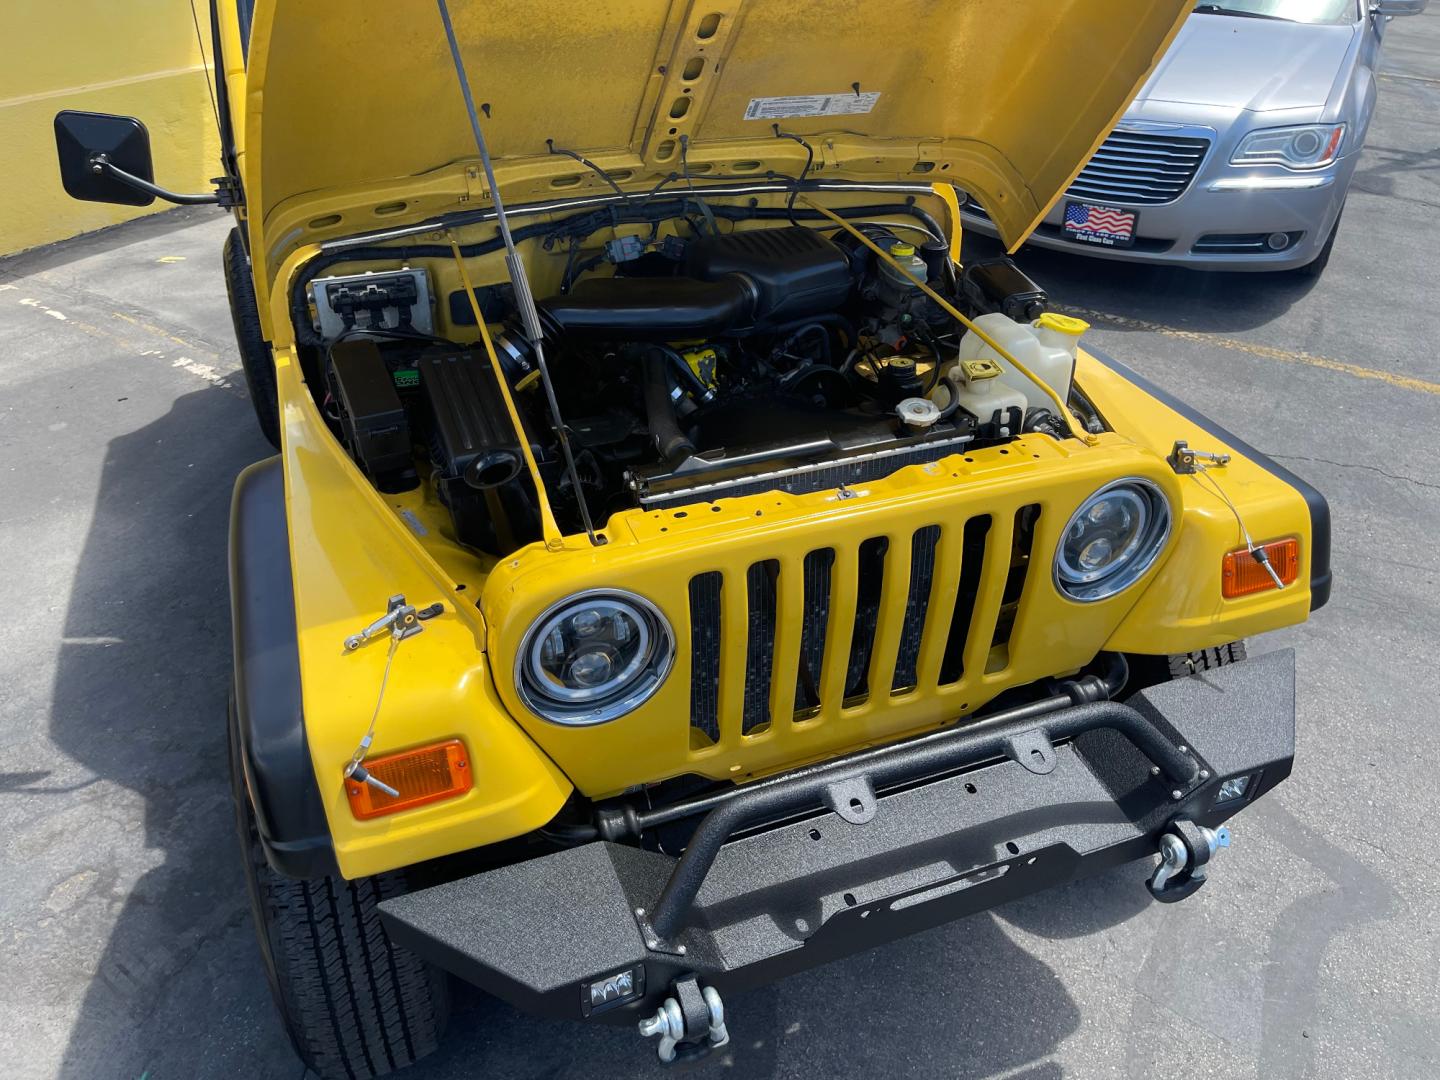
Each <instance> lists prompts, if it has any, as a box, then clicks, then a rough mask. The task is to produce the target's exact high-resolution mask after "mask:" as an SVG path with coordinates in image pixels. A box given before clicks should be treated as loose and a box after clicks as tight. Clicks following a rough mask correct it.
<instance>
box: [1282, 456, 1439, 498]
mask: <svg viewBox="0 0 1440 1080" xmlns="http://www.w3.org/2000/svg"><path fill="white" fill-rule="evenodd" d="M1267 456H1268V457H1272V458H1274V459H1275V460H1276V461H1306V462H1310V463H1311V464H1317V465H1334V466H1335V467H1336V468H1337V469H1363V470H1364V471H1366V472H1373V473H1376V474H1378V475H1380V476H1384V477H1387V478H1389V479H1391V480H1400V481H1403V482H1404V483H1407V484H1414V485H1415V486H1416V487H1422V488H1429V489H1430V490H1431V491H1440V484H1432V483H1430V482H1429V481H1428V480H1419V479H1416V478H1415V477H1413V476H1406V475H1405V474H1404V473H1392V472H1386V471H1385V470H1384V469H1382V468H1380V466H1378V465H1366V464H1364V463H1362V462H1359V461H1334V460H1332V459H1330V458H1323V457H1306V456H1305V455H1303V454H1269V455H1267Z"/></svg>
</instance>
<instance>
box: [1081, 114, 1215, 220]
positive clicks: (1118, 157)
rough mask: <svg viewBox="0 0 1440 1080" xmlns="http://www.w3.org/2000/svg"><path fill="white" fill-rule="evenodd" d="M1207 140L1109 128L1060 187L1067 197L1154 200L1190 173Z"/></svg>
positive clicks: (1167, 195)
mask: <svg viewBox="0 0 1440 1080" xmlns="http://www.w3.org/2000/svg"><path fill="white" fill-rule="evenodd" d="M1209 149H1210V140H1209V139H1203V138H1190V137H1188V136H1183V135H1155V134H1151V133H1149V132H1141V131H1116V132H1113V133H1112V134H1111V135H1110V137H1109V138H1107V139H1106V140H1105V141H1104V142H1103V143H1101V145H1100V149H1098V150H1096V151H1095V155H1094V157H1092V158H1091V159H1090V160H1089V162H1087V163H1086V165H1085V168H1083V169H1081V170H1080V175H1079V176H1077V177H1076V178H1075V182H1074V183H1073V184H1071V185H1070V189H1069V191H1067V192H1066V194H1067V195H1069V196H1070V197H1071V198H1075V199H1088V200H1098V201H1102V202H1117V203H1126V204H1129V205H1132V206H1133V205H1141V206H1158V205H1160V204H1161V203H1168V202H1174V201H1175V200H1176V199H1178V198H1179V197H1180V196H1181V195H1182V194H1184V192H1185V189H1186V188H1188V187H1189V186H1190V181H1192V180H1193V179H1195V174H1196V172H1198V171H1199V169H1200V163H1201V162H1202V161H1203V160H1204V159H1205V152H1206V151H1207V150H1209Z"/></svg>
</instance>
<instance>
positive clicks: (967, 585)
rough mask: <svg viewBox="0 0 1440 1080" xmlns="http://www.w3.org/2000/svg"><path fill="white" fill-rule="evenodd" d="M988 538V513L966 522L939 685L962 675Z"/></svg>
mask: <svg viewBox="0 0 1440 1080" xmlns="http://www.w3.org/2000/svg"><path fill="white" fill-rule="evenodd" d="M989 535H990V515H989V514H984V515H981V516H980V517H973V518H971V519H970V520H969V521H967V522H965V533H964V539H963V541H962V544H961V549H960V584H959V585H958V586H957V588H956V590H955V611H954V614H952V615H951V616H950V636H949V639H948V640H947V641H946V642H945V656H944V658H943V659H942V660H941V661H940V684H941V685H942V686H944V685H948V684H949V683H953V682H959V680H960V676H962V675H964V674H965V645H966V643H967V642H969V640H970V624H971V622H973V621H974V618H975V602H976V600H977V599H979V596H980V577H981V571H982V570H983V569H984V563H985V541H986V539H987V538H988V536H989Z"/></svg>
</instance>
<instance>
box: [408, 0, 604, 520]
mask: <svg viewBox="0 0 1440 1080" xmlns="http://www.w3.org/2000/svg"><path fill="white" fill-rule="evenodd" d="M435 2H436V4H437V5H438V6H439V8H440V20H441V22H443V23H444V24H445V37H446V39H447V40H448V41H449V43H450V58H451V59H452V60H453V61H454V62H455V77H456V78H457V79H459V80H460V92H461V93H462V94H463V95H464V97H465V111H466V113H468V114H469V116H470V132H471V134H473V135H474V136H475V148H476V149H477V150H478V151H479V152H480V164H481V166H483V167H484V169H485V182H486V183H487V184H489V185H490V198H491V200H492V201H493V202H494V204H495V220H496V223H497V224H498V225H499V226H500V238H501V239H502V240H503V241H504V243H505V267H506V270H507V271H508V272H509V275H510V283H511V285H513V286H514V288H515V306H516V307H518V308H519V309H520V320H521V322H523V323H524V324H525V335H526V336H527V337H528V338H529V339H530V347H531V348H532V349H534V350H535V366H536V367H538V368H539V369H540V381H541V382H542V383H543V384H544V386H545V400H546V403H547V404H548V405H549V407H550V422H551V423H552V424H554V425H555V433H556V434H557V435H558V436H559V437H560V452H561V454H563V455H564V457H565V472H566V474H567V475H568V476H569V478H570V486H571V487H573V488H574V489H575V502H576V505H577V506H579V508H580V519H581V521H583V522H584V524H585V533H586V535H587V536H589V537H590V543H592V544H594V545H595V546H596V547H599V546H600V545H601V544H603V543H604V542H605V541H604V539H603V538H602V537H600V536H598V535H597V534H596V532H595V525H594V523H593V522H592V521H591V519H590V507H589V506H588V505H586V503H585V492H584V490H583V489H582V488H581V486H580V470H579V469H577V468H576V467H575V454H574V452H573V451H572V450H571V448H570V436H569V433H568V432H567V431H566V429H565V421H564V419H563V418H562V417H561V415H560V402H559V401H558V400H557V399H556V397H555V384H554V382H553V381H552V380H551V378H550V368H549V365H547V364H546V363H545V349H544V343H543V341H542V340H541V339H542V338H543V337H544V333H543V331H542V330H541V327H540V312H539V311H538V310H537V309H536V307H535V294H534V293H532V292H531V291H530V280H529V278H527V277H526V276H525V264H524V263H523V262H521V261H520V253H519V252H518V251H517V250H516V249H515V238H514V237H513V236H511V235H510V222H509V220H508V219H507V218H506V216H505V203H504V202H503V201H502V200H501V198H500V185H499V184H497V183H496V182H495V169H494V166H492V165H491V163H490V151H489V149H488V148H487V146H486V145H485V133H484V132H483V131H481V130H480V117H479V114H478V113H477V112H476V111H475V98H474V97H473V96H472V95H471V93H470V78H469V76H468V75H466V74H465V61H464V59H463V58H462V57H461V55H460V42H459V41H458V40H457V39H456V37H455V24H454V23H452V22H451V21H450V8H449V6H448V5H447V4H446V2H445V0H435ZM487 115H488V112H487ZM481 331H482V333H483V332H484V327H483V326H482V327H481ZM517 434H520V436H521V438H522V439H523V438H524V434H523V432H521V433H517ZM541 498H544V496H543V495H542V496H541Z"/></svg>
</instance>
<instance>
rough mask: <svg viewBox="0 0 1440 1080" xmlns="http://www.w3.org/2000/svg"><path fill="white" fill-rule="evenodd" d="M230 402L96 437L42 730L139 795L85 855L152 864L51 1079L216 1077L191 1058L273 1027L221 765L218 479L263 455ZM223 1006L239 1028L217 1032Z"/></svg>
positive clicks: (223, 612)
mask: <svg viewBox="0 0 1440 1080" xmlns="http://www.w3.org/2000/svg"><path fill="white" fill-rule="evenodd" d="M247 412H248V410H244V408H243V405H238V404H237V401H236V399H235V398H234V397H233V396H232V395H230V394H227V393H225V392H224V391H221V390H212V389H207V390H201V391H198V392H195V393H190V394H187V395H185V396H183V397H180V398H179V399H177V400H176V401H175V403H174V405H173V406H172V407H171V409H170V411H169V412H168V413H167V414H166V415H164V416H163V417H161V418H160V419H158V420H156V421H154V422H153V423H151V424H148V425H146V426H145V427H142V428H140V429H138V430H136V431H134V432H131V433H129V434H127V435H123V436H121V437H119V438H116V439H114V440H112V441H111V443H110V444H109V447H108V452H107V455H106V458H105V465H104V472H103V475H102V476H101V479H100V484H99V495H98V500H97V503H96V505H95V509H94V515H93V518H92V520H91V524H90V531H89V533H88V535H87V537H86V540H85V544H84V547H83V549H82V555H81V560H80V562H79V569H78V571H77V574H76V577H75V580H74V581H73V582H72V583H71V588H70V602H69V609H68V611H67V613H66V618H65V631H64V636H65V641H66V644H64V645H63V646H62V651H61V653H60V658H59V663H58V667H57V672H56V680H55V688H54V695H53V705H52V712H51V716H50V733H51V738H52V739H53V740H54V743H55V745H56V746H57V747H58V748H59V749H60V750H61V751H63V752H64V753H66V754H68V755H70V756H71V757H73V758H75V759H76V760H78V761H80V762H82V763H83V764H84V765H85V766H86V767H88V768H89V769H91V770H93V771H94V773H95V774H97V776H98V777H100V778H102V779H104V780H108V781H111V782H113V783H115V784H119V785H123V786H124V787H126V788H129V789H130V790H132V791H134V792H136V793H138V794H140V795H142V796H143V797H144V800H145V804H144V805H145V812H144V817H143V820H141V821H138V822H129V823H128V825H129V827H130V828H132V829H134V828H135V827H136V826H138V828H139V829H141V830H143V835H141V836H138V837H136V838H135V839H134V840H133V842H132V841H130V838H128V837H127V838H126V840H127V842H126V843H125V844H124V845H123V847H122V849H121V850H116V851H109V852H103V851H102V852H96V853H95V855H94V858H95V859H96V860H97V861H99V862H100V864H101V865H104V864H106V863H107V862H108V863H109V864H110V865H112V866H113V865H114V864H115V863H117V862H119V861H121V860H124V859H126V858H136V857H137V856H142V857H144V859H145V861H146V862H147V863H155V864H157V865H154V868H153V869H151V870H149V871H148V872H147V873H146V874H145V875H144V876H143V877H142V878H140V880H139V881H138V882H137V883H136V885H135V887H134V888H133V890H132V891H131V892H130V893H129V895H128V896H127V897H126V899H125V901H124V905H123V907H121V908H120V910H119V911H118V913H117V914H116V915H115V917H114V928H113V931H112V933H111V936H110V940H109V943H108V945H107V947H106V948H105V950H104V952H103V954H102V955H101V956H100V957H98V958H97V965H96V972H95V977H94V978H93V979H91V980H90V982H89V985H88V987H87V988H86V991H85V994H84V1000H83V1002H82V1003H81V1005H80V1008H79V1011H78V1015H77V1016H76V1019H75V1021H74V1024H73V1027H72V1029H71V1034H70V1042H69V1045H68V1047H67V1049H66V1053H65V1057H64V1061H63V1063H62V1065H61V1067H60V1069H59V1073H58V1075H59V1076H60V1077H62V1078H66V1080H81V1078H84V1080H92V1078H94V1077H99V1076H106V1077H111V1076H131V1077H133V1076H139V1075H140V1074H141V1072H142V1071H144V1070H146V1069H152V1076H154V1077H156V1078H159V1077H160V1076H162V1075H174V1076H192V1077H198V1076H204V1075H216V1074H218V1072H219V1070H216V1072H211V1071H210V1070H209V1069H208V1067H206V1066H204V1065H202V1064H201V1063H203V1062H205V1061H207V1060H213V1055H214V1054H215V1053H216V1052H217V1051H218V1050H220V1049H223V1047H224V1046H225V1045H226V1044H227V1042H237V1041H238V1042H241V1043H257V1044H258V1043H259V1042H260V1041H261V1040H269V1041H272V1042H273V1041H276V1040H280V1039H282V1038H283V1036H282V1035H281V1034H280V1030H279V1025H278V1023H275V1022H274V1021H273V1020H271V1019H270V1018H269V1017H267V1016H264V1014H263V1013H260V1012H259V1010H258V1009H257V1008H255V1007H254V1003H262V1004H264V1005H265V1007H266V1008H268V1004H269V1003H268V1001H267V1000H265V999H266V998H268V992H267V990H266V987H265V982H264V976H263V974H262V973H261V969H260V965H259V962H258V959H257V957H256V954H255V949H254V944H253V939H252V935H251V932H250V930H249V927H248V925H246V924H247V922H248V910H247V904H246V900H245V893H244V883H243V879H242V877H241V874H240V864H239V861H238V860H237V859H236V857H235V845H236V841H235V836H234V819H233V813H232V811H231V808H230V803H229V795H228V784H227V779H226V777H227V772H226V764H225V760H226V759H225V754H226V746H225V699H226V693H227V688H228V685H229V679H230V628H229V600H228V583H227V570H226V559H225V550H226V536H227V525H228V519H229V504H230V488H231V480H232V478H233V477H234V475H235V474H236V473H237V472H238V471H239V470H240V469H241V468H242V467H243V466H245V465H246V464H248V463H249V462H250V461H253V460H255V459H256V458H258V457H261V456H263V454H264V453H265V451H266V448H265V446H264V444H263V443H262V442H261V440H260V437H259V435H258V433H256V432H255V430H254V425H253V423H251V422H250V421H249V417H248V415H247ZM98 812H100V813H103V809H102V810H100V811H98ZM246 984H249V985H248V986H247V985H246ZM237 992H238V996H239V997H240V999H241V1000H242V1003H243V1006H244V1007H243V1008H242V1007H241V1006H237V1002H236V1000H235V999H236V995H237ZM237 1010H238V1011H239V1012H240V1013H241V1014H242V1015H243V1014H244V1013H245V1012H246V1011H248V1012H249V1013H250V1016H249V1017H246V1023H245V1026H246V1027H248V1028H249V1029H250V1030H248V1031H247V1030H243V1029H236V1028H234V1027H231V1026H230V1025H233V1024H234V1022H235V1018H236V1013H237ZM257 1016H258V1018H259V1019H260V1020H262V1021H263V1024H258V1025H257V1024H256V1023H255V1022H254V1020H253V1019H251V1018H252V1017H257ZM222 1018H224V1019H223V1020H222ZM226 1027H228V1028H229V1029H228V1030H224V1028H226ZM282 1045H283V1044H282ZM287 1053H288V1051H287ZM264 1057H265V1055H264V1054H263V1053H261V1054H260V1056H259V1057H258V1058H256V1057H252V1058H250V1060H251V1062H252V1063H259V1062H261V1061H263V1059H264ZM292 1060H293V1059H292ZM165 1061H169V1062H171V1065H170V1067H169V1068H163V1069H162V1068H159V1067H158V1063H160V1062H165ZM179 1061H184V1062H185V1064H184V1065H181V1064H179V1063H178V1062H179ZM287 1068H288V1067H287ZM288 1072H289V1075H291V1076H294V1075H295V1074H296V1073H298V1065H297V1066H296V1067H295V1068H293V1069H289V1070H288ZM232 1074H233V1073H232ZM241 1074H243V1075H247V1076H259V1075H268V1074H269V1073H268V1070H267V1069H264V1068H254V1069H248V1070H247V1069H243V1068H242V1070H241Z"/></svg>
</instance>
